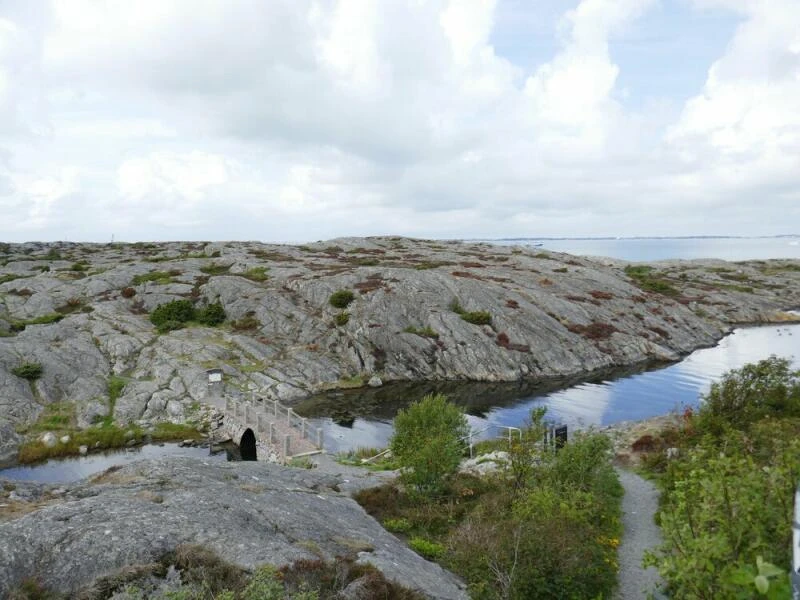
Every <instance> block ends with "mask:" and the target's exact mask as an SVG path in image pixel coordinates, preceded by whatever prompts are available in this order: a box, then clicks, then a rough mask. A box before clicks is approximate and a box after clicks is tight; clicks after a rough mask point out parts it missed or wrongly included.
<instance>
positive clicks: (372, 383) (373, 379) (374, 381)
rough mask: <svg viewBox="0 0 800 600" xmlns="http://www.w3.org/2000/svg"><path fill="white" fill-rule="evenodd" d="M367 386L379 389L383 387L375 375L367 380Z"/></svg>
mask: <svg viewBox="0 0 800 600" xmlns="http://www.w3.org/2000/svg"><path fill="white" fill-rule="evenodd" d="M367 385H368V386H369V387H381V386H382V385H383V381H382V380H381V378H380V377H378V376H377V375H373V376H372V377H370V378H369V381H368V382H367Z"/></svg>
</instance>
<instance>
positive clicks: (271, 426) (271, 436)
mask: <svg viewBox="0 0 800 600" xmlns="http://www.w3.org/2000/svg"><path fill="white" fill-rule="evenodd" d="M269 443H270V444H274V443H275V423H273V422H272V421H270V422H269Z"/></svg>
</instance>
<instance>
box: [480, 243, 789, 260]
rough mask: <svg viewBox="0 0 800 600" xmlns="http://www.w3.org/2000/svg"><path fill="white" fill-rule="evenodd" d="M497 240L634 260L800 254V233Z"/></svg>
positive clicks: (761, 257)
mask: <svg viewBox="0 0 800 600" xmlns="http://www.w3.org/2000/svg"><path fill="white" fill-rule="evenodd" d="M490 241H492V243H498V244H519V245H527V244H542V249H543V250H553V251H555V252H568V253H569V254H580V255H584V256H609V257H612V258H621V259H623V260H631V261H651V260H666V259H670V258H684V259H692V258H720V259H723V260H753V259H767V258H800V237H791V238H713V239H703V238H680V239H678V238H658V239H656V238H643V239H589V240H547V239H519V240H513V241H511V240H490Z"/></svg>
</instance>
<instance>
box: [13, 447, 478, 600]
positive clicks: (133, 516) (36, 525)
mask: <svg viewBox="0 0 800 600" xmlns="http://www.w3.org/2000/svg"><path fill="white" fill-rule="evenodd" d="M339 483H341V478H340V477H337V476H334V475H327V474H325V473H315V472H313V471H307V470H304V469H302V470H301V469H289V468H284V467H279V466H276V465H270V464H268V463H226V462H222V461H203V460H199V459H190V458H169V459H159V460H152V461H141V462H138V463H133V464H130V465H127V466H125V467H123V468H122V469H120V470H118V471H116V472H113V473H107V474H105V475H101V476H99V477H96V478H95V479H94V480H89V481H86V482H81V483H78V484H75V485H73V486H64V487H65V488H66V492H65V494H64V496H63V501H62V502H59V503H52V504H49V505H47V506H44V507H42V508H40V509H38V510H37V511H35V512H33V513H30V514H27V515H25V516H22V517H20V518H17V519H15V520H13V521H6V522H2V523H0V596H5V595H6V594H8V593H9V591H10V590H11V589H13V588H14V587H15V586H17V585H19V584H20V582H21V581H22V580H23V579H25V578H26V577H33V576H36V577H37V579H38V580H39V581H40V582H41V583H42V584H44V585H46V586H48V587H52V588H54V589H57V590H59V591H61V592H62V593H66V594H68V595H73V594H75V592H76V591H77V590H79V589H80V588H81V587H83V586H85V585H87V584H89V583H91V582H92V581H93V580H94V579H95V578H97V577H100V576H103V575H108V574H110V573H113V572H114V571H116V570H118V569H121V568H123V567H125V566H127V565H132V564H141V563H146V562H149V561H152V560H155V559H158V558H159V557H160V556H162V555H163V554H164V553H166V552H169V551H170V550H173V549H174V548H175V547H176V546H177V545H178V544H182V543H191V544H202V545H205V546H207V547H209V548H211V549H212V550H214V551H215V552H217V553H219V554H220V555H221V556H222V557H223V558H224V559H226V560H228V561H231V562H233V563H235V564H237V565H240V566H242V567H244V568H254V567H256V566H258V565H261V564H264V563H270V564H273V565H282V564H286V563H290V562H293V561H295V560H298V559H302V558H308V559H314V558H317V557H318V556H317V552H319V553H320V555H321V557H322V558H325V559H333V558H334V557H335V556H337V555H343V554H348V553H350V552H352V548H353V547H355V546H358V547H362V548H372V551H367V552H360V553H359V554H358V560H359V561H364V562H368V563H372V564H374V565H375V566H376V567H377V568H378V569H380V570H381V571H382V572H383V573H384V575H386V576H387V577H388V578H390V579H393V580H395V581H398V582H399V583H401V584H403V585H405V586H408V587H412V588H416V589H418V590H420V591H421V592H423V593H424V594H425V595H426V596H428V597H431V598H441V599H453V600H455V599H459V600H460V599H466V598H467V594H466V592H465V590H464V586H463V583H462V582H460V580H459V579H458V578H456V577H455V576H454V575H452V574H450V573H448V572H447V571H445V570H443V569H442V568H441V567H439V566H438V565H436V564H434V563H431V562H428V561H426V560H425V559H423V558H422V557H420V556H419V555H417V554H416V553H414V552H413V551H412V550H410V549H409V548H408V547H407V546H405V544H403V543H402V542H400V541H399V540H398V539H397V538H396V537H394V536H393V535H391V534H390V533H388V532H387V531H386V530H384V529H383V528H382V527H381V526H380V524H379V523H378V522H377V521H375V520H374V519H372V517H370V516H369V515H367V514H366V513H365V512H364V510H363V509H362V508H361V507H360V506H359V505H358V504H357V503H356V502H355V501H354V500H352V499H351V498H350V497H348V496H347V495H345V494H342V493H339V492H336V491H334V490H335V489H336V488H337V486H338V484H339ZM155 496H157V497H158V498H159V500H160V501H159V502H155V501H153V500H152V498H153V497H155ZM310 548H313V549H314V550H310Z"/></svg>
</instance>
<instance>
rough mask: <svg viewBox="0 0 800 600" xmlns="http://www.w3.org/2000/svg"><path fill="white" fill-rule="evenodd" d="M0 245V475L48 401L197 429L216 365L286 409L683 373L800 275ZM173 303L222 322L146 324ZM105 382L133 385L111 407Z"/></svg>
mask: <svg viewBox="0 0 800 600" xmlns="http://www.w3.org/2000/svg"><path fill="white" fill-rule="evenodd" d="M3 250H4V253H2V254H0V264H2V266H0V282H2V283H0V336H2V337H0V462H2V461H3V460H7V459H9V458H10V457H12V456H13V455H14V452H15V448H16V445H17V444H18V442H19V433H18V432H19V431H23V430H24V429H25V427H26V426H27V425H29V424H30V423H32V422H33V421H35V420H36V419H37V418H38V416H39V415H40V413H41V412H42V410H43V407H44V406H46V405H48V404H50V403H53V402H61V401H66V402H72V403H74V404H75V406H76V411H77V412H76V421H77V423H78V424H79V425H81V426H85V425H87V424H89V423H90V422H92V421H93V420H97V419H100V418H103V417H104V416H107V415H109V414H111V415H112V416H113V418H114V419H116V420H117V421H120V422H124V423H127V422H136V421H142V420H144V421H157V420H162V419H169V420H173V421H184V420H191V419H194V418H195V417H196V413H197V410H198V403H200V402H202V401H203V399H204V398H205V394H206V389H207V387H206V374H205V371H206V369H208V368H211V367H220V368H222V369H223V371H224V372H225V378H226V384H227V390H226V391H227V392H228V393H231V394H247V393H249V392H257V393H258V394H260V395H261V396H263V397H266V398H274V399H279V400H281V401H283V402H292V401H296V400H298V399H300V398H303V397H306V396H308V395H309V394H313V393H315V392H319V391H323V390H328V389H331V388H337V387H347V386H354V385H366V384H367V383H368V382H370V381H372V383H373V384H375V385H377V384H378V382H380V383H389V382H397V381H414V380H430V381H440V380H469V381H482V382H507V381H518V380H543V379H549V378H560V377H574V376H576V375H581V374H586V373H589V372H593V371H598V370H602V369H608V368H614V367H619V366H623V365H631V364H638V363H642V362H646V361H655V360H661V361H663V360H675V359H677V358H679V357H680V356H681V355H683V354H685V353H688V352H690V351H691V350H693V349H695V348H697V347H700V346H707V345H710V344H713V343H715V342H716V341H717V340H718V339H719V338H720V337H722V336H723V335H724V334H725V333H726V332H727V331H728V330H729V329H730V328H731V326H733V325H735V324H738V323H757V322H765V321H769V320H773V319H776V318H779V315H778V314H777V313H776V311H778V310H780V309H785V308H791V307H796V306H800V285H799V284H800V263H798V262H797V261H794V262H792V261H751V262H747V263H726V262H724V261H670V262H664V263H658V264H652V265H649V266H647V267H644V268H642V266H641V265H639V267H640V268H639V269H638V270H631V269H630V265H629V264H628V263H625V262H623V261H617V260H611V259H589V258H581V257H574V256H569V255H565V254H557V253H551V252H543V251H540V250H539V249H531V248H524V247H510V246H494V245H490V244H481V243H458V242H432V241H424V240H409V239H404V238H366V239H340V240H333V241H330V242H324V243H322V242H320V243H317V244H312V245H309V246H281V245H267V244H260V243H255V242H241V243H240V242H237V243H215V244H189V243H163V244H133V245H121V244H116V245H113V244H67V243H55V244H32V243H29V244H10V245H7V247H6V246H4V247H3ZM626 267H627V270H626ZM338 290H350V291H352V292H353V294H354V300H353V301H352V302H351V303H350V304H349V306H347V307H346V308H344V309H341V308H335V307H333V306H331V305H330V303H329V298H330V296H331V294H332V293H334V292H336V291H338ZM182 298H188V299H190V300H192V301H194V302H196V303H197V304H198V305H203V304H207V303H212V302H220V303H221V304H222V305H223V306H224V309H225V311H226V312H227V314H228V323H227V324H226V325H223V326H222V327H217V328H207V327H190V328H187V329H182V330H179V331H173V332H170V333H168V334H158V333H157V332H156V331H155V329H154V328H153V326H152V325H151V324H150V322H149V321H148V315H147V313H148V312H149V311H151V310H152V309H154V308H155V307H156V306H158V305H159V304H161V303H164V302H167V301H170V300H175V299H182ZM345 313H346V314H345ZM470 313H477V314H470ZM482 313H483V314H482ZM58 319H60V320H58ZM23 362H36V363H39V364H41V365H42V367H43V371H42V376H41V378H40V379H38V380H37V381H35V382H33V383H29V382H28V381H26V380H24V379H21V378H19V377H17V376H15V375H13V374H12V369H14V368H15V367H16V366H18V365H20V364H21V363H23ZM112 375H114V376H117V377H121V378H122V379H123V380H124V382H125V386H124V388H123V389H122V392H121V395H120V396H119V397H118V398H116V399H115V401H114V402H112V399H111V398H110V395H109V389H108V382H109V378H110V377H111V376H112ZM112 404H113V405H112Z"/></svg>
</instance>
